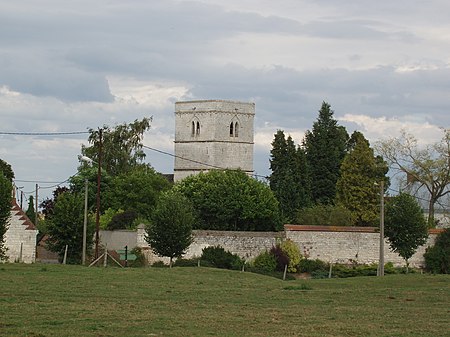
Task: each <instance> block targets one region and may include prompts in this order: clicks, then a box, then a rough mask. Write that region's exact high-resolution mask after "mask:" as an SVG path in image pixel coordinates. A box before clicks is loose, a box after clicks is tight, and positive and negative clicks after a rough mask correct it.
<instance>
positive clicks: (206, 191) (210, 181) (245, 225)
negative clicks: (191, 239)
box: [175, 170, 281, 231]
mask: <svg viewBox="0 0 450 337" xmlns="http://www.w3.org/2000/svg"><path fill="white" fill-rule="evenodd" d="M175 188H176V190H177V191H179V192H181V193H182V194H183V195H184V196H186V197H187V198H188V199H189V200H190V201H191V202H192V204H193V205H194V209H195V212H196V217H197V219H198V221H197V222H196V227H195V229H212V230H235V231H273V230H280V229H281V222H280V214H279V209H278V201H277V200H276V198H275V196H274V194H273V192H272V191H271V190H270V188H269V187H268V186H267V185H265V184H264V183H262V182H260V181H258V180H256V179H253V178H251V177H249V176H248V175H247V174H245V173H244V172H242V171H239V170H224V171H219V170H212V171H209V172H207V173H200V174H198V175H195V176H190V177H187V178H185V179H183V180H182V181H180V182H179V183H178V184H177V185H175Z"/></svg>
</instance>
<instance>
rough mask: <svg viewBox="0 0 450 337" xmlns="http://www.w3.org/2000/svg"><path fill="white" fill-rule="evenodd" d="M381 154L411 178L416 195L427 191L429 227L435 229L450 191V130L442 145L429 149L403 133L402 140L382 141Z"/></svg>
mask: <svg viewBox="0 0 450 337" xmlns="http://www.w3.org/2000/svg"><path fill="white" fill-rule="evenodd" d="M377 150H378V152H379V153H381V154H382V155H383V157H384V158H386V160H387V161H388V163H389V164H390V166H391V167H393V169H394V170H396V171H398V172H403V173H405V174H406V176H407V187H408V188H409V190H410V192H411V193H412V194H417V193H420V191H421V190H423V188H425V190H426V191H427V193H428V195H427V197H426V199H428V200H429V202H428V226H429V227H432V226H434V224H435V222H434V208H435V204H436V203H437V202H438V200H439V199H441V198H442V197H444V196H445V195H448V194H449V193H450V190H449V188H448V186H449V184H450V161H449V158H450V129H444V136H443V138H442V140H441V141H440V142H438V143H435V144H431V145H429V146H427V147H425V148H422V147H420V146H419V145H418V143H417V139H416V138H414V136H412V135H410V134H407V133H406V132H405V131H402V133H401V136H400V137H398V138H390V139H387V140H384V141H380V142H378V144H377Z"/></svg>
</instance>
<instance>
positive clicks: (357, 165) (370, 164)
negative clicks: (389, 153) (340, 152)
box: [336, 131, 389, 226]
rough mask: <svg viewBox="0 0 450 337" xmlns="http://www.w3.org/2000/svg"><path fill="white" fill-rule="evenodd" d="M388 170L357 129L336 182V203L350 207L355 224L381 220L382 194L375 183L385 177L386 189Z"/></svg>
mask: <svg viewBox="0 0 450 337" xmlns="http://www.w3.org/2000/svg"><path fill="white" fill-rule="evenodd" d="M388 170H389V168H388V166H387V164H386V163H385V162H384V161H382V159H381V161H380V160H379V159H378V158H377V157H375V156H374V152H373V150H372V149H371V148H370V144H369V141H368V140H367V139H366V138H365V137H364V135H363V134H362V133H360V132H358V131H355V132H354V133H353V134H352V136H351V138H350V141H349V152H348V153H347V154H346V155H345V157H344V160H343V161H342V164H341V169H340V177H339V178H338V181H337V183H336V204H337V205H341V206H343V207H345V208H347V209H348V210H350V212H351V213H352V217H353V219H354V221H355V224H356V225H358V226H373V225H375V224H376V223H377V222H378V219H379V199H380V193H379V191H378V189H376V188H375V184H377V183H379V182H380V181H381V180H383V181H385V182H386V183H385V184H384V186H385V188H387V186H388V182H389V180H388V178H386V177H385V174H386V173H387V172H388Z"/></svg>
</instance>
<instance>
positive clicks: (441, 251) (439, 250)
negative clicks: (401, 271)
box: [423, 228, 450, 274]
mask: <svg viewBox="0 0 450 337" xmlns="http://www.w3.org/2000/svg"><path fill="white" fill-rule="evenodd" d="M423 256H424V258H425V269H426V270H427V271H429V272H431V273H435V274H450V228H446V229H445V230H444V231H443V232H442V233H440V234H438V236H437V237H436V242H435V243H434V246H432V247H428V248H427V249H426V251H425V254H424V255H423Z"/></svg>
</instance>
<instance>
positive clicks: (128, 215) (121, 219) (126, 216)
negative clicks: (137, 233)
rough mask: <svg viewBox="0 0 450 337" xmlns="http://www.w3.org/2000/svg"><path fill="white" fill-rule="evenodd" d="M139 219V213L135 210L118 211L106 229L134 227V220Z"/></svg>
mask: <svg viewBox="0 0 450 337" xmlns="http://www.w3.org/2000/svg"><path fill="white" fill-rule="evenodd" d="M136 219H137V213H136V211H134V210H128V211H124V212H118V213H116V214H115V215H114V216H113V217H112V219H111V221H110V222H109V223H108V224H107V225H106V229H108V230H111V231H113V230H115V229H132V227H133V223H134V220H136Z"/></svg>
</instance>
